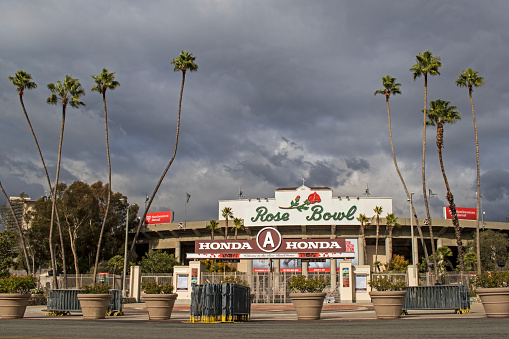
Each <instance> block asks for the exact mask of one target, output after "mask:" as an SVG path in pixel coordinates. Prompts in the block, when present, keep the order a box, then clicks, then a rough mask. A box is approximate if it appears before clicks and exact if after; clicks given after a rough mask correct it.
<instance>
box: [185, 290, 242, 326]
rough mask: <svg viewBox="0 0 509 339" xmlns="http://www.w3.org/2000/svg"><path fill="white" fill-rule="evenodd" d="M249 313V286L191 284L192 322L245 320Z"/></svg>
mask: <svg viewBox="0 0 509 339" xmlns="http://www.w3.org/2000/svg"><path fill="white" fill-rule="evenodd" d="M250 315H251V298H250V288H249V287H246V286H242V285H238V284H231V283H223V284H213V283H208V284H205V285H193V289H192V292H191V321H192V322H197V321H200V322H235V321H246V320H249V317H250Z"/></svg>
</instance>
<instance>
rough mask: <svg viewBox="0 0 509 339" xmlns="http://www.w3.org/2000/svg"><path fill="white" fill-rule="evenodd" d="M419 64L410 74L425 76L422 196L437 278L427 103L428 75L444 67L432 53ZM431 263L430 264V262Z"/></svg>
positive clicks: (422, 58)
mask: <svg viewBox="0 0 509 339" xmlns="http://www.w3.org/2000/svg"><path fill="white" fill-rule="evenodd" d="M416 60H417V63H416V64H415V65H413V66H412V68H410V72H413V76H414V81H415V79H417V78H419V77H421V76H423V77H424V110H423V122H422V195H423V197H424V206H425V208H426V218H427V221H428V226H429V236H430V238H431V253H432V255H433V267H434V270H435V276H436V274H437V260H436V255H435V237H434V236H433V225H432V222H431V216H430V213H429V205H428V198H427V194H426V193H427V192H426V119H427V114H426V112H427V108H426V107H427V102H428V74H429V75H431V76H433V75H440V72H439V71H438V69H439V68H441V67H442V63H441V62H440V57H434V56H433V54H432V53H431V52H430V51H426V52H424V53H422V54H421V53H419V55H417V56H416ZM428 263H429V262H428Z"/></svg>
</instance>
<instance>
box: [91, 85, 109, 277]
mask: <svg viewBox="0 0 509 339" xmlns="http://www.w3.org/2000/svg"><path fill="white" fill-rule="evenodd" d="M102 94H103V106H104V130H105V134H106V157H107V158H108V198H107V201H106V210H105V211H104V217H103V222H102V225H101V232H100V233H99V241H98V242H97V251H96V254H95V265H94V281H95V277H96V276H97V269H98V267H99V254H100V253H101V242H102V240H103V234H104V228H105V226H106V220H107V218H108V211H109V209H110V201H111V162H110V143H109V140H108V109H107V107H106V91H103V93H102Z"/></svg>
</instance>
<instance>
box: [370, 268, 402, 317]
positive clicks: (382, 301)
mask: <svg viewBox="0 0 509 339" xmlns="http://www.w3.org/2000/svg"><path fill="white" fill-rule="evenodd" d="M368 284H369V286H370V287H371V288H372V289H374V290H375V291H371V292H369V295H370V296H371V302H372V303H373V306H374V307H375V313H376V317H377V318H378V319H397V318H399V317H400V316H401V311H402V309H403V302H404V300H405V296H406V288H407V284H406V282H404V281H403V280H402V279H395V280H393V279H391V278H390V277H378V278H376V279H373V280H371V281H370V282H369V283H368Z"/></svg>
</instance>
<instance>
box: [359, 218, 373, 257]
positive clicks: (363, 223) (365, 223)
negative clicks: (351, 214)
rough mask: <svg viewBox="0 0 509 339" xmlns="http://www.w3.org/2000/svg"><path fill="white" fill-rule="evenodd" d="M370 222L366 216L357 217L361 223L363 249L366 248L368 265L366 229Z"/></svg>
mask: <svg viewBox="0 0 509 339" xmlns="http://www.w3.org/2000/svg"><path fill="white" fill-rule="evenodd" d="M370 220H371V219H369V218H368V217H366V215H365V214H362V213H361V214H359V216H358V217H357V221H359V222H360V223H361V237H362V247H363V248H364V263H363V264H366V263H367V262H368V250H367V249H366V228H368V227H369V225H370Z"/></svg>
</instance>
